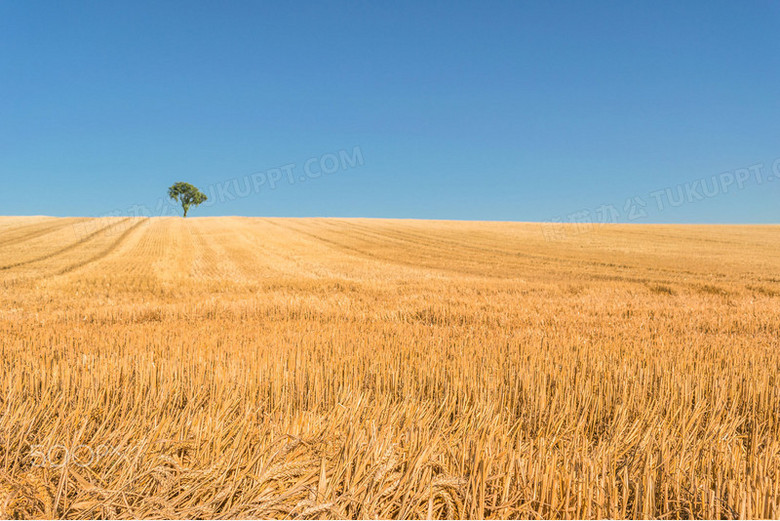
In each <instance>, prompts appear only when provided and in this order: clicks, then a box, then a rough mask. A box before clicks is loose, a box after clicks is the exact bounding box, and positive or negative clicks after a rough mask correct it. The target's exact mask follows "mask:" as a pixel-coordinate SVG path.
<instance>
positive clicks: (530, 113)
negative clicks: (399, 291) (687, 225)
mask: <svg viewBox="0 0 780 521" xmlns="http://www.w3.org/2000/svg"><path fill="white" fill-rule="evenodd" d="M778 27H780V2H778V1H756V2H645V3H639V2H519V1H513V2H476V1H475V2H470V3H466V2H434V1H430V2H412V1H410V2H405V1H401V2H392V3H387V5H380V4H379V3H377V2H374V3H363V4H357V3H353V2H322V3H311V4H309V5H307V4H305V3H302V2H299V3H282V2H279V3H270V2H268V3H264V2H225V3H219V2H197V1H193V2H187V3H184V2H168V3H167V4H166V5H161V3H159V2H145V1H136V2H124V3H118V2H69V3H62V2H35V1H31V2H2V3H0V179H2V181H3V183H2V189H0V214H4V215H18V214H29V215H33V214H45V215H63V216H64V215H103V214H109V213H132V212H138V211H139V210H138V209H139V208H142V209H147V210H148V211H149V212H150V213H152V214H154V213H161V212H168V211H170V209H169V208H168V206H167V205H165V206H162V205H161V204H162V203H161V199H160V198H161V197H162V196H164V195H165V191H166V188H167V186H169V185H170V184H172V183H173V182H175V181H187V182H191V183H193V184H195V185H197V186H199V187H201V188H203V189H204V190H206V189H210V190H211V193H212V194H213V195H212V198H211V199H212V201H211V203H212V204H209V206H207V207H201V208H197V209H195V210H192V213H191V215H193V216H196V215H259V216H342V217H404V218H441V219H487V220H516V221H539V220H548V219H561V220H569V219H570V216H571V215H572V214H577V215H583V213H582V212H585V213H587V214H588V215H589V216H590V217H586V219H589V218H591V217H595V216H596V213H597V209H599V208H609V207H611V208H614V210H615V211H616V212H617V213H618V215H617V216H615V215H614V212H610V213H611V214H612V215H611V216H610V217H609V218H608V219H606V220H610V219H615V220H619V221H624V222H633V221H636V222H735V223H736V222H778V220H779V217H780V204H778V202H780V179H778V180H772V181H770V180H768V179H769V177H774V176H773V165H774V166H775V167H777V169H778V170H780V163H778V164H776V165H775V164H774V162H775V160H776V159H778V158H780V139H778V137H780V133H779V132H778V131H779V130H780V96H779V95H778V92H780V91H779V90H778V86H780V38H778V37H777V34H778ZM344 151H346V152H347V154H346V155H347V156H349V157H350V158H352V159H353V161H352V163H349V162H347V163H342V164H339V167H338V168H337V169H336V170H335V171H334V172H332V173H330V174H328V175H319V176H318V175H317V172H319V171H320V170H321V169H320V168H319V166H320V164H321V161H322V160H323V159H324V160H325V164H326V165H329V163H328V161H331V160H332V159H333V157H336V158H338V157H341V156H343V155H344V154H343V153H344ZM358 153H359V156H360V161H354V159H355V157H356V154H358ZM310 160H313V162H309V163H308V164H309V165H310V166H312V168H311V169H310V171H307V170H305V169H304V165H306V164H307V161H310ZM291 165H292V166H291ZM284 166H286V167H287V170H286V172H292V173H291V176H292V177H291V179H287V176H286V175H285V176H284V178H282V179H281V180H279V181H276V182H275V183H274V184H275V187H274V189H270V187H269V185H270V184H271V183H269V182H263V183H260V184H258V189H257V190H254V189H252V190H251V191H250V193H249V194H248V195H246V196H244V197H235V191H237V190H239V191H240V189H244V190H245V186H249V185H244V182H245V181H249V180H250V179H265V178H269V176H270V177H274V174H273V173H270V172H273V169H279V168H280V167H284ZM750 167H752V168H753V169H752V170H749V172H751V177H747V176H744V175H742V174H740V173H739V172H738V169H748V168H750ZM258 173H259V174H258ZM252 174H258V175H259V177H256V178H250V177H248V176H251V175H252ZM753 174H756V175H760V176H762V177H761V179H760V181H761V183H760V184H759V182H758V179H757V178H756V176H753ZM729 176H731V177H729ZM707 179H710V180H712V181H713V183H718V186H716V187H714V188H712V187H711V188H710V191H709V193H710V194H711V195H709V196H704V197H700V195H701V185H700V184H699V181H701V180H705V181H706V180H707ZM730 179H739V180H740V182H739V183H736V182H733V183H731V184H730V183H729V180H730ZM231 180H235V181H231ZM291 180H292V181H293V182H291ZM697 180H698V181H697ZM234 185H238V186H234ZM686 185H687V186H686ZM217 187H221V189H222V197H219V195H218V193H219V192H217ZM666 190H669V194H668V197H672V198H675V197H677V194H678V192H677V191H678V190H679V194H682V196H683V199H682V202H681V203H680V204H678V205H676V206H671V205H670V204H668V201H667V204H663V201H661V202H660V203H659V202H658V200H657V199H658V198H661V199H663V197H665V196H667V194H666V192H665V191H666ZM686 190H687V192H686ZM209 193H210V192H207V194H209ZM651 194H655V195H651ZM659 194H660V195H659ZM637 198H639V201H640V203H637V202H636V199H637ZM220 199H221V200H220ZM627 201H629V202H631V204H627ZM641 203H644V206H642V205H641ZM631 206H633V207H634V208H633V210H631V209H630V207H631ZM661 206H663V209H661ZM637 210H638V212H637ZM629 214H631V215H629ZM597 220H598V219H597Z"/></svg>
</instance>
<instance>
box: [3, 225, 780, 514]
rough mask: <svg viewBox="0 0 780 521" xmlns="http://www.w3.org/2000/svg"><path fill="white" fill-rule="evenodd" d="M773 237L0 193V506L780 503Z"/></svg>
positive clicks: (317, 508)
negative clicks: (142, 206) (158, 214)
mask: <svg viewBox="0 0 780 521" xmlns="http://www.w3.org/2000/svg"><path fill="white" fill-rule="evenodd" d="M84 225H89V226H87V227H86V228H84ZM778 239H780V227H777V226H774V227H773V226H764V227H758V226H756V227H750V226H742V227H738V226H734V227H726V226H660V225H658V226H606V227H602V228H599V229H597V230H596V232H594V233H590V234H582V235H576V236H572V237H570V238H567V239H564V240H560V241H545V240H544V234H543V232H542V226H541V225H538V224H519V223H518V224H513V223H474V222H458V223H455V222H443V221H441V222H435V221H433V222H423V221H402V220H398V221H390V220H387V221H386V220H338V219H300V220H298V219H254V218H195V219H187V220H182V219H175V218H156V219H129V220H123V219H121V218H115V219H104V220H95V221H84V220H79V219H52V218H0V342H1V345H0V360H2V362H1V363H2V371H1V372H0V440H2V441H0V517H36V516H37V517H40V516H46V517H55V518H103V517H113V518H116V517H119V518H123V517H135V518H182V517H186V518H192V517H195V518H237V517H238V518H246V517H269V518H331V517H345V518H506V517H523V518H567V517H568V518H599V517H611V518H665V519H678V518H736V517H742V518H778V517H780V369H779V368H780V345H779V340H778V339H779V338H780V240H778Z"/></svg>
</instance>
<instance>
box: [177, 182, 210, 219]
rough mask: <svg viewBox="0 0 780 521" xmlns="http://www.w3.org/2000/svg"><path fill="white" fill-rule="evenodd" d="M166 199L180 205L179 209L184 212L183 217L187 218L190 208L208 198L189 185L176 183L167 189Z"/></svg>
mask: <svg viewBox="0 0 780 521" xmlns="http://www.w3.org/2000/svg"><path fill="white" fill-rule="evenodd" d="M168 197H170V198H171V199H173V200H174V201H179V202H180V203H181V207H182V209H183V210H184V217H187V212H188V211H189V209H190V206H198V205H199V204H200V203H202V202H204V201H206V199H208V197H206V196H205V195H204V194H203V193H202V192H201V191H200V190H198V189H197V188H195V187H194V186H192V185H191V184H189V183H182V182H179V183H176V184H174V185H173V186H171V187H170V188H168Z"/></svg>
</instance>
